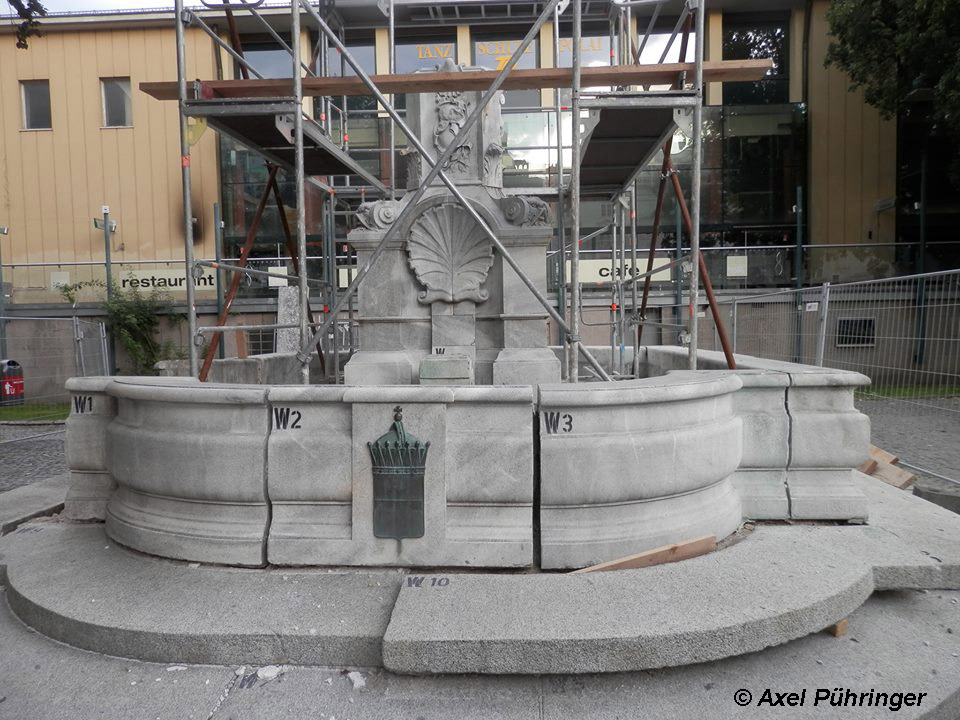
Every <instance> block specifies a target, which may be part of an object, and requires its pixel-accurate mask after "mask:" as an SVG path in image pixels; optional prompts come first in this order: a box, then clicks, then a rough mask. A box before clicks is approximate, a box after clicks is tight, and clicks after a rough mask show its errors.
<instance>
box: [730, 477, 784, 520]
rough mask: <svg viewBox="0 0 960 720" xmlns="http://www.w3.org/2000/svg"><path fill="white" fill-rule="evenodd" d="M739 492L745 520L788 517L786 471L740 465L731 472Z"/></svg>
mask: <svg viewBox="0 0 960 720" xmlns="http://www.w3.org/2000/svg"><path fill="white" fill-rule="evenodd" d="M733 485H734V487H736V488H737V490H738V491H739V493H740V502H741V504H742V506H743V517H744V518H747V519H749V520H789V519H790V500H789V498H788V497H787V472H786V470H759V469H755V468H743V467H741V468H740V469H739V470H737V471H736V472H735V473H734V474H733Z"/></svg>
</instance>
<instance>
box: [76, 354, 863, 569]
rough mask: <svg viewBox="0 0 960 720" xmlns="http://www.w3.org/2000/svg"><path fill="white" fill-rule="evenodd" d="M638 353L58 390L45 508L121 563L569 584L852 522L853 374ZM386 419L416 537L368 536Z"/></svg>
mask: <svg viewBox="0 0 960 720" xmlns="http://www.w3.org/2000/svg"><path fill="white" fill-rule="evenodd" d="M641 353H642V357H641V366H642V367H643V368H644V369H645V371H646V372H647V373H648V374H649V377H646V378H643V379H639V380H629V381H620V382H609V383H601V382H597V383H582V384H579V385H540V386H538V387H536V388H534V387H531V386H429V387H428V386H415V385H413V386H380V387H377V386H365V387H360V386H290V385H238V384H201V383H198V382H197V381H195V380H192V379H188V378H142V377H129V378H119V377H118V378H74V379H71V380H70V381H69V382H68V385H67V387H68V389H69V390H70V391H71V393H72V394H73V397H74V403H73V406H72V412H71V416H70V418H69V419H68V421H67V459H68V464H69V466H70V468H71V471H72V473H73V486H72V490H71V494H70V497H68V501H67V511H68V513H71V514H72V515H73V516H74V517H77V516H83V515H84V514H85V515H86V516H89V517H97V516H98V515H100V516H102V517H104V518H105V519H106V530H107V533H108V534H109V536H110V537H111V538H113V539H114V540H116V541H117V542H119V543H121V544H123V545H126V546H128V547H131V548H134V549H136V550H139V551H142V552H146V553H149V554H153V555H159V556H163V557H169V558H176V559H182V560H188V561H196V562H206V563H220V564H229V565H241V566H264V565H267V564H274V565H304V566H309V565H371V566H402V567H502V568H518V567H528V566H539V567H541V568H543V569H550V568H557V569H559V568H573V567H582V566H585V565H589V564H592V563H596V562H602V561H605V560H610V559H613V558H616V557H620V556H623V555H627V554H631V553H636V552H642V551H644V550H647V549H651V548H654V547H658V546H661V545H664V544H667V543H672V542H679V541H682V540H684V539H688V538H691V537H697V536H702V535H707V534H713V535H715V536H716V537H717V538H718V539H721V538H723V537H725V536H727V535H729V534H730V533H732V532H733V531H734V530H735V529H736V528H737V527H738V525H739V524H740V523H741V521H742V520H743V519H744V518H754V519H824V520H848V521H849V520H852V521H861V522H862V521H864V520H865V519H866V515H867V513H866V501H865V499H864V497H863V495H862V493H861V492H860V491H859V490H858V489H857V487H856V485H855V484H854V482H853V469H852V468H854V467H855V466H856V465H857V464H859V463H860V462H862V461H863V460H864V459H865V458H866V455H867V449H868V443H869V421H868V419H867V418H866V417H865V416H864V415H862V414H860V413H859V412H857V411H856V409H855V408H854V406H853V391H854V389H855V388H856V387H859V386H860V385H863V384H866V383H868V382H869V381H868V380H867V378H865V377H864V376H862V375H859V374H857V373H850V372H841V371H835V370H824V369H821V368H813V367H809V366H802V365H794V364H789V363H774V362H768V361H760V360H756V359H754V358H747V357H742V358H739V367H740V369H738V370H737V371H728V370H724V369H721V368H722V367H723V366H722V364H721V361H722V358H721V357H720V356H718V354H716V353H707V352H703V353H701V361H700V362H701V366H702V367H703V368H704V369H702V370H697V371H686V370H678V369H677V368H681V367H684V366H685V362H686V361H685V351H684V350H683V349H681V348H671V347H648V348H641ZM714 368H716V369H714ZM397 405H400V406H401V407H402V408H403V418H404V425H405V426H406V429H407V431H408V432H410V433H412V434H413V435H415V436H416V437H418V438H420V439H422V440H425V441H426V440H429V441H430V443H431V446H430V450H429V454H428V459H427V463H426V471H425V477H424V520H425V522H424V526H425V534H424V536H423V537H422V538H409V539H403V540H397V539H390V538H375V537H374V536H373V528H372V517H373V511H372V508H373V492H372V471H371V461H370V456H369V452H368V450H367V443H368V442H372V441H374V440H376V439H377V438H378V437H379V436H380V435H382V434H383V433H384V432H386V431H387V430H388V429H389V427H390V424H391V420H392V415H393V408H394V407H395V406H397ZM71 508H72V512H71Z"/></svg>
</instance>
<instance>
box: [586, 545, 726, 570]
mask: <svg viewBox="0 0 960 720" xmlns="http://www.w3.org/2000/svg"><path fill="white" fill-rule="evenodd" d="M716 549H717V538H716V537H714V536H713V535H704V536H703V537H698V538H694V539H692V540H684V541H683V542H678V543H674V544H673V545H664V546H663V547H658V548H654V549H653V550H647V551H646V552H642V553H637V554H636V555H627V556H626V557H622V558H617V559H616V560H610V561H608V562H604V563H600V564H599V565H591V566H590V567H585V568H581V569H580V570H574V571H573V572H572V573H571V575H575V574H578V573H588V572H604V571H607V570H634V569H636V568H644V567H650V566H651V565H662V564H663V563H671V562H677V561H678V560H689V559H690V558H694V557H697V556H698V555H706V554H707V553H708V552H713V551H714V550H716Z"/></svg>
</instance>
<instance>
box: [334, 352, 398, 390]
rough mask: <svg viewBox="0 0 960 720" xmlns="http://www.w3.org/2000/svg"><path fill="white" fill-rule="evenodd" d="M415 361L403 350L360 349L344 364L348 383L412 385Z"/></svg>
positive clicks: (344, 376) (344, 373) (345, 380)
mask: <svg viewBox="0 0 960 720" xmlns="http://www.w3.org/2000/svg"><path fill="white" fill-rule="evenodd" d="M413 378H414V374H413V363H412V362H411V359H410V355H408V354H407V353H406V352H402V351H390V352H388V351H370V350H360V351H358V352H355V353H354V354H353V357H351V358H350V359H349V360H348V361H347V364H346V365H344V366H343V380H344V383H346V384H347V385H410V384H411V383H413Z"/></svg>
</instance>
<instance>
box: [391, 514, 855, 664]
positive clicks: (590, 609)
mask: <svg viewBox="0 0 960 720" xmlns="http://www.w3.org/2000/svg"><path fill="white" fill-rule="evenodd" d="M777 530H781V529H780V528H776V529H774V528H769V529H767V528H764V529H763V530H762V531H757V532H754V533H753V534H752V535H751V536H750V537H748V538H746V539H745V540H743V541H742V542H740V543H738V544H736V545H733V546H732V547H729V548H726V549H724V550H721V551H718V552H714V553H711V554H709V555H704V556H701V557H697V558H694V559H692V560H685V561H683V562H681V563H672V564H667V565H659V566H656V567H650V568H645V569H642V570H622V571H618V572H608V573H595V574H587V575H557V574H543V575H534V576H503V575H484V574H476V575H427V576H423V577H419V578H418V577H415V576H409V577H408V578H407V579H406V582H405V583H404V584H403V585H402V587H401V590H400V595H399V597H398V598H397V603H396V606H395V608H394V611H393V615H392V617H391V619H390V624H389V626H388V628H387V632H386V634H385V635H384V640H383V660H384V666H385V667H387V668H388V669H390V670H393V671H395V672H403V673H416V674H423V673H482V674H513V673H521V674H552V673H588V672H616V671H629V670H642V669H650V668H659V667H672V666H676V665H687V664H692V663H700V662H707V661H710V660H716V659H719V658H724V657H729V656H731V655H740V654H743V653H748V652H755V651H758V650H762V649H764V648H766V647H770V646H772V645H779V644H781V643H785V642H788V641H790V640H793V639H795V638H798V637H802V636H804V635H808V634H810V633H814V632H818V631H819V630H822V629H823V628H824V627H826V626H827V625H830V624H831V623H833V622H836V621H838V620H840V619H842V618H844V617H847V616H848V615H849V614H850V613H852V612H853V611H854V610H856V609H857V608H858V607H859V606H860V605H861V604H862V603H863V602H864V601H865V600H866V599H867V597H869V595H870V593H871V592H872V591H873V573H872V570H871V568H870V566H869V565H867V564H864V563H862V562H860V561H859V560H857V559H856V558H855V557H853V556H852V555H840V554H835V553H833V552H831V551H830V550H828V549H827V548H826V547H825V546H824V545H822V544H821V543H819V542H817V541H816V539H815V538H813V539H811V538H809V537H807V536H805V535H803V534H797V533H792V532H790V531H791V530H793V528H783V529H782V530H785V531H786V532H777ZM773 558H775V560H773V561H772V560H771V559H773ZM758 567H762V568H764V571H763V572H757V568H758ZM692 588H710V592H696V591H691V589H692ZM721 588H722V589H721ZM717 597H723V598H724V602H723V603H719V604H718V603H717V602H716V599H717Z"/></svg>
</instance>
